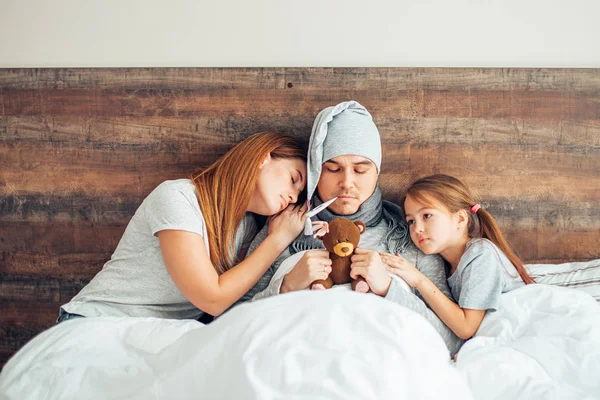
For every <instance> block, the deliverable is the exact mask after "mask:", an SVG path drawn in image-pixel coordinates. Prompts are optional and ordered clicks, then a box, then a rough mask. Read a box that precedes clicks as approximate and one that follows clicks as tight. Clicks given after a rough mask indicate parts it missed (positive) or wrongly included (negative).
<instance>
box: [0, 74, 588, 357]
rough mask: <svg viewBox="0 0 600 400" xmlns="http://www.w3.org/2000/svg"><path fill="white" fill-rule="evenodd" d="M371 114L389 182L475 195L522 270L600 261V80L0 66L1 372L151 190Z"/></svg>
mask: <svg viewBox="0 0 600 400" xmlns="http://www.w3.org/2000/svg"><path fill="white" fill-rule="evenodd" d="M350 99H353V100H357V101H359V102H360V103H362V104H363V105H364V106H366V107H367V108H368V109H369V111H370V112H371V113H372V114H373V117H374V119H375V122H376V124H377V126H378V127H379V130H380V133H381V138H382V142H383V165H382V171H381V178H380V186H381V188H382V190H383V193H384V196H385V197H386V198H387V199H390V200H393V201H400V200H401V198H402V192H403V190H404V189H405V188H406V187H407V185H408V184H409V183H410V182H411V181H412V180H414V179H416V178H418V177H420V176H423V175H427V174H431V173H437V172H441V173H448V174H452V175H455V176H457V177H459V178H461V179H462V180H464V181H465V182H466V183H467V184H469V185H470V186H472V187H473V188H474V189H475V190H476V192H477V193H478V194H479V195H480V197H481V199H482V204H483V206H484V207H486V208H487V209H488V210H490V211H491V212H492V214H493V215H494V216H495V217H496V218H497V219H498V221H499V223H500V225H501V226H502V227H503V229H504V231H505V233H506V235H507V237H508V239H509V240H510V241H511V242H512V243H513V244H514V246H515V248H516V250H517V252H518V253H519V255H520V256H521V257H522V258H523V259H524V260H526V261H528V262H552V263H557V262H563V261H568V260H578V261H582V260H589V259H594V258H600V205H599V204H600V70H599V69H507V68H502V69H500V68H487V69H480V68H459V69H457V68H155V69H148V68H119V69H68V68H64V69H0V365H2V364H3V363H4V362H5V361H6V360H7V359H8V357H10V356H11V355H12V354H14V352H15V351H17V350H18V349H19V348H20V347H21V346H22V345H23V344H25V343H26V342H27V341H28V340H30V339H31V338H32V337H34V336H35V335H36V334H38V333H39V332H41V331H42V330H44V329H46V328H48V327H50V326H51V325H52V324H53V323H54V320H55V319H56V316H57V313H58V308H59V306H60V305H61V304H64V303H65V302H67V301H69V300H70V298H71V297H72V296H73V295H75V294H76V293H77V292H78V291H79V290H80V289H81V288H82V287H83V286H84V285H85V284H86V283H87V282H89V280H90V279H91V278H92V277H93V276H94V275H95V274H96V273H97V272H98V271H99V270H100V269H101V268H102V265H103V264H104V262H106V261H107V260H108V259H109V257H110V255H111V253H112V252H113V251H114V248H115V247H116V245H117V243H118V241H119V239H120V237H121V235H122V233H123V231H124V229H125V227H126V225H127V223H128V221H129V219H130V218H131V216H132V215H133V213H134V212H135V210H136V209H137V207H138V205H139V204H140V203H141V201H142V200H143V199H144V197H145V196H146V195H147V194H148V193H149V192H150V191H151V190H152V189H153V188H154V187H156V185H158V184H159V183H160V182H162V181H163V180H166V179H174V178H180V177H185V176H186V175H187V174H188V173H189V172H190V171H191V170H193V169H195V168H198V167H205V166H207V165H209V164H210V163H212V162H213V161H215V160H216V159H217V158H218V157H219V156H221V155H222V154H224V153H225V152H226V151H227V150H228V149H229V148H231V147H232V146H233V145H234V144H235V143H237V142H239V141H241V140H243V139H244V138H245V137H247V136H249V135H250V134H252V133H255V132H259V131H264V130H276V131H280V132H283V133H287V134H290V135H293V136H296V137H298V138H302V139H307V138H308V135H309V134H310V130H311V126H312V122H313V119H314V117H315V116H316V114H317V113H318V112H319V111H320V110H321V109H322V108H324V107H327V106H330V105H334V104H337V103H339V102H341V101H344V100H350Z"/></svg>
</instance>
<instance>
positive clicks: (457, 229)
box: [404, 196, 465, 254]
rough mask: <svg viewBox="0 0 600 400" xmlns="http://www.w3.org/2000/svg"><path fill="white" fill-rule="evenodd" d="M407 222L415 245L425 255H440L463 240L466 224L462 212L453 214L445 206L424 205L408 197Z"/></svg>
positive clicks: (437, 204) (435, 204)
mask: <svg viewBox="0 0 600 400" xmlns="http://www.w3.org/2000/svg"><path fill="white" fill-rule="evenodd" d="M404 212H405V214H406V222H407V223H408V227H409V230H410V238H411V239H412V241H413V243H414V244H415V245H416V246H417V247H418V248H419V249H420V250H421V251H422V252H423V253H425V254H440V253H443V252H444V251H445V250H446V249H448V248H449V247H451V246H453V245H454V244H455V243H457V242H458V241H459V240H461V239H462V236H463V234H464V226H465V225H464V223H461V221H462V218H461V215H460V211H458V212H456V213H451V212H450V211H449V210H448V209H447V208H446V207H444V206H443V205H441V204H439V203H437V202H433V204H431V205H428V204H423V203H421V202H420V201H417V200H415V199H413V198H412V197H411V196H407V197H406V200H405V201H404Z"/></svg>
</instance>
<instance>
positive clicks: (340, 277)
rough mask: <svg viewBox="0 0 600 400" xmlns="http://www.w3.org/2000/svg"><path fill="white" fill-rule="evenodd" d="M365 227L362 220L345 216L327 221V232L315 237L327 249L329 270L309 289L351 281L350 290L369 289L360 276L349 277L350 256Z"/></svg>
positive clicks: (320, 288)
mask: <svg viewBox="0 0 600 400" xmlns="http://www.w3.org/2000/svg"><path fill="white" fill-rule="evenodd" d="M366 229H367V227H366V226H365V224H364V222H362V221H354V222H352V221H350V220H349V219H347V218H335V219H333V220H332V221H331V222H329V224H328V227H327V233H325V234H324V235H322V236H317V237H318V238H319V239H321V240H322V241H323V244H324V245H325V249H327V250H328V251H329V258H331V272H330V273H329V276H328V277H327V279H325V280H317V281H314V282H313V283H312V285H311V289H313V290H323V289H330V288H331V287H332V286H333V285H334V284H335V285H340V284H344V283H348V282H350V281H352V285H351V287H352V290H355V291H357V292H362V293H366V292H368V291H369V289H370V288H369V284H368V283H367V281H365V279H364V278H363V277H362V276H359V277H358V278H357V279H351V278H350V264H352V261H351V260H350V258H351V257H352V255H353V254H354V249H355V248H356V247H357V246H358V242H359V241H360V235H362V234H363V233H364V232H365V230H366Z"/></svg>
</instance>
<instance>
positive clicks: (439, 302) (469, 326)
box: [381, 253, 486, 340]
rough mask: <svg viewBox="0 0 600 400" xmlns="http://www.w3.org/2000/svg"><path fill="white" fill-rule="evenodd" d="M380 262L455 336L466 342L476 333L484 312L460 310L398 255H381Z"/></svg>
mask: <svg viewBox="0 0 600 400" xmlns="http://www.w3.org/2000/svg"><path fill="white" fill-rule="evenodd" d="M381 260H382V261H383V262H384V263H386V264H388V265H389V269H388V270H389V271H390V272H392V273H393V274H396V275H398V276H399V277H401V278H402V279H404V280H405V281H406V282H407V283H408V284H409V285H410V286H411V287H413V288H415V289H417V290H418V291H419V293H421V296H423V298H424V299H425V301H426V302H427V304H429V307H431V309H432V310H433V311H434V312H435V313H436V314H437V316H438V317H439V318H440V319H441V320H442V322H443V323H444V324H446V325H447V326H448V327H449V328H450V329H451V330H452V332H454V333H455V334H456V336H458V337H459V338H461V339H463V340H467V339H469V338H471V337H472V336H473V335H474V334H475V332H477V329H479V325H481V321H483V317H484V316H485V313H486V310H472V309H468V308H465V309H463V308H460V307H459V305H458V304H456V303H455V302H453V301H452V300H450V299H449V298H448V297H447V296H446V295H445V294H444V293H442V291H440V289H438V287H437V286H435V284H433V282H431V280H429V278H427V277H426V276H425V275H423V273H421V272H420V271H419V270H417V269H416V268H415V266H414V265H412V264H411V263H409V262H408V261H407V260H406V259H405V258H404V257H402V256H400V255H392V254H387V253H382V254H381Z"/></svg>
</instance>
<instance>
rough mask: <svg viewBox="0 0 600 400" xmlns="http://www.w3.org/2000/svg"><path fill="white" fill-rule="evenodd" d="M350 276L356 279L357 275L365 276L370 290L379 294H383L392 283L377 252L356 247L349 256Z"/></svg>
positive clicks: (385, 293)
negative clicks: (350, 261) (350, 256)
mask: <svg viewBox="0 0 600 400" xmlns="http://www.w3.org/2000/svg"><path fill="white" fill-rule="evenodd" d="M351 260H352V264H351V265H350V268H352V269H351V270H350V277H351V278H352V279H356V278H357V277H358V276H359V275H360V276H362V277H363V278H365V280H366V281H367V283H368V284H369V287H370V288H371V291H372V292H373V293H375V294H377V295H379V296H385V295H387V293H388V290H389V289H390V285H391V284H392V278H391V277H390V276H389V274H388V273H387V271H386V266H385V264H383V263H382V260H381V258H380V257H379V253H377V252H376V251H375V250H367V249H361V248H359V247H358V248H356V250H354V255H353V256H352V258H351Z"/></svg>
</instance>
